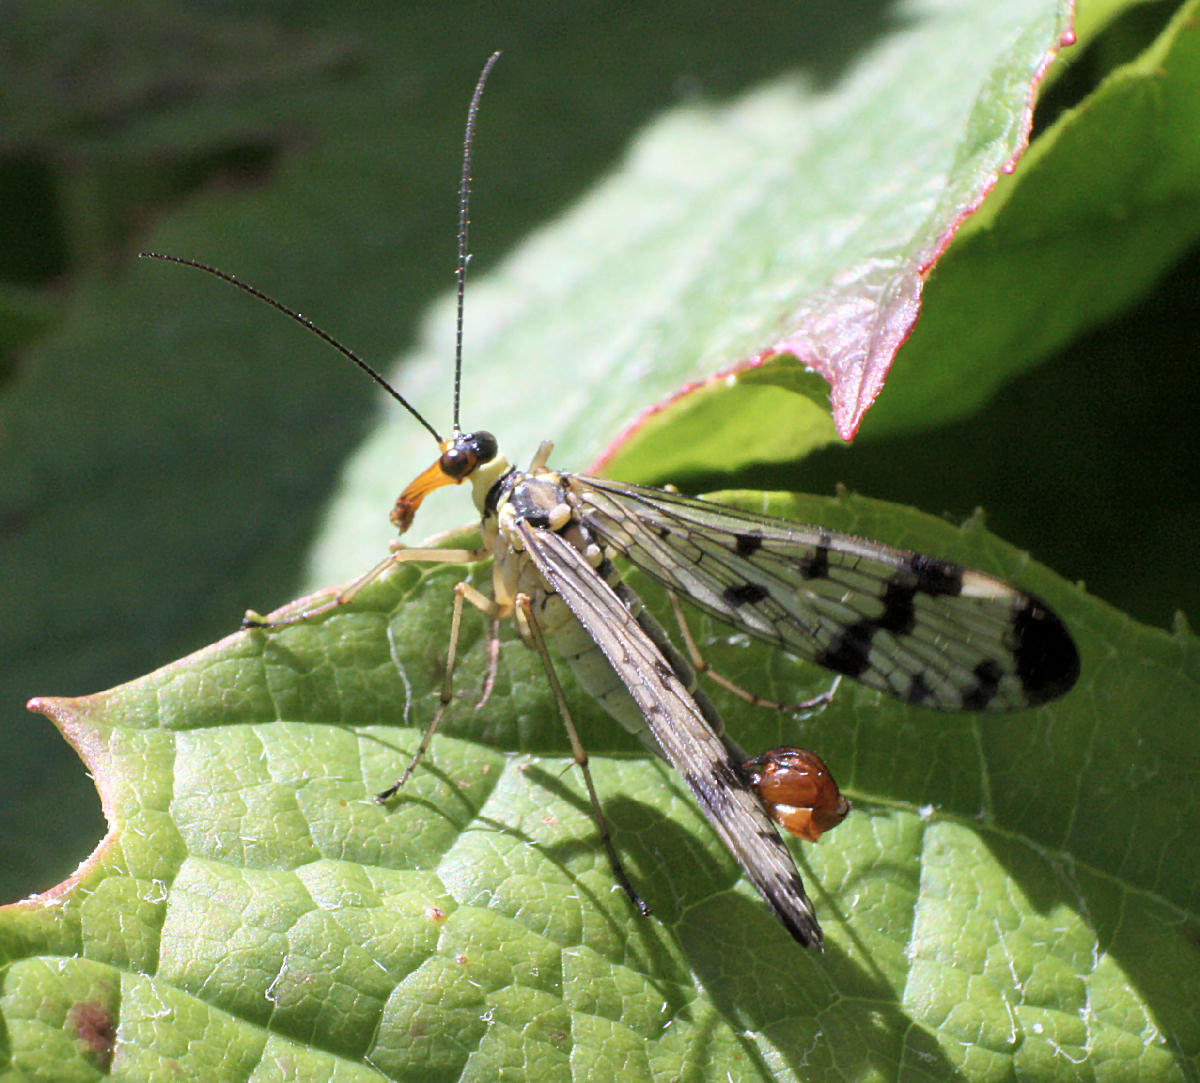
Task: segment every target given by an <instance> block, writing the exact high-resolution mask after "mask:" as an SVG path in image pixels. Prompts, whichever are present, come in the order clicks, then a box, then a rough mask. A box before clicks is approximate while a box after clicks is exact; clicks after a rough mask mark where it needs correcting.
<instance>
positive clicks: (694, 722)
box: [516, 522, 822, 948]
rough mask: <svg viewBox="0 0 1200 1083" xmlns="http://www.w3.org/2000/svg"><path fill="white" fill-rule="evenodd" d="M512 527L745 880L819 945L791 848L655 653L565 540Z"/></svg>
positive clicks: (798, 933)
mask: <svg viewBox="0 0 1200 1083" xmlns="http://www.w3.org/2000/svg"><path fill="white" fill-rule="evenodd" d="M516 529H517V530H518V531H519V533H520V535H521V537H522V539H523V540H524V543H525V547H526V550H527V552H528V553H529V556H530V557H531V559H532V560H533V562H534V564H535V565H536V566H537V569H538V571H539V572H540V573H541V575H542V577H543V578H544V579H545V580H546V582H547V583H548V584H549V585H550V586H551V587H552V588H553V589H554V590H556V591H557V592H558V594H559V596H560V597H561V598H562V600H563V601H564V602H566V604H567V606H568V608H569V609H570V610H571V612H572V613H573V614H574V615H575V618H576V619H577V620H578V621H579V623H580V624H581V625H582V626H583V628H584V629H585V630H586V631H587V633H588V634H589V635H590V636H591V637H592V638H593V639H594V640H595V641H596V644H597V645H598V646H599V647H600V649H601V650H602V651H603V652H604V655H605V657H606V658H607V659H608V661H609V663H610V664H611V665H612V667H613V669H614V670H615V672H616V673H617V674H618V676H620V678H621V680H622V681H623V682H624V684H625V687H626V688H627V689H628V690H629V694H630V695H631V696H632V697H633V700H634V702H635V703H636V704H637V705H638V707H639V708H640V710H641V712H642V714H643V716H644V717H645V719H646V725H647V727H648V728H649V730H650V732H651V733H652V734H653V735H654V739H655V740H656V741H657V742H658V744H659V747H660V748H661V749H662V751H663V754H664V755H665V756H666V758H667V760H668V761H669V762H670V763H671V766H672V767H674V768H675V770H676V771H678V772H679V774H680V775H681V776H682V777H683V780H684V781H685V782H686V783H687V784H688V787H689V788H690V789H691V791H692V793H694V794H695V795H696V800H697V801H699V802H700V807H701V808H702V809H703V810H704V814H705V815H706V816H707V817H708V819H709V821H710V822H711V823H712V825H713V827H714V828H715V829H716V832H717V835H718V836H719V837H720V839H721V841H722V842H723V843H725V845H726V846H727V847H729V850H730V852H731V853H732V854H733V856H734V857H735V858H736V859H737V862H738V864H739V865H741V867H742V869H743V870H744V871H745V873H746V875H747V876H748V877H749V878H750V881H751V883H753V884H754V886H755V887H756V888H758V890H759V892H760V893H761V894H762V897H763V898H764V899H766V901H767V903H768V905H769V906H770V907H771V909H772V910H774V911H775V913H776V915H777V916H778V918H779V920H780V921H782V922H783V924H784V926H785V927H786V928H787V930H788V931H789V932H790V933H791V934H792V936H794V937H795V938H796V939H797V940H798V941H800V943H801V944H804V945H806V946H808V945H812V946H815V947H818V948H819V947H820V946H821V944H822V936H821V926H820V925H819V924H818V922H817V918H816V914H815V913H814V912H813V908H812V903H810V902H809V899H808V896H807V895H806V894H805V891H804V883H803V881H802V880H801V879H800V874H799V872H797V870H796V865H795V862H794V861H793V860H792V856H791V854H790V853H789V852H788V850H787V847H786V846H784V844H783V842H782V841H781V840H780V838H779V834H778V832H777V831H776V830H775V825H774V823H773V822H772V820H771V818H770V817H769V816H768V815H767V813H766V811H765V810H764V809H763V806H762V804H761V803H760V802H759V800H758V799H757V798H756V797H755V796H754V794H753V793H752V792H751V791H750V789H749V788H748V787H747V784H746V782H745V780H744V779H743V777H742V774H741V772H740V770H739V768H738V764H737V762H736V761H735V760H734V759H733V757H732V756H731V754H730V752H729V751H728V750H727V749H726V747H725V744H724V743H723V742H722V740H721V738H720V737H719V736H718V735H717V734H716V733H714V732H713V730H712V728H711V727H710V726H709V724H708V723H707V722H706V721H705V719H704V716H703V715H702V714H701V713H700V711H699V709H698V708H697V707H696V704H695V702H694V701H693V699H692V697H691V695H690V694H689V693H688V690H687V688H686V687H685V686H684V685H683V683H682V682H681V681H680V680H679V678H678V677H677V676H676V675H675V672H674V671H673V670H672V669H671V667H670V666H669V665H668V664H667V661H666V659H664V658H663V656H662V653H661V652H660V651H659V650H658V648H657V647H656V646H655V645H654V643H653V642H652V641H651V640H650V638H649V637H648V636H647V635H646V633H645V632H644V631H643V630H642V628H641V626H640V625H639V624H638V623H637V620H636V619H635V618H634V617H633V615H632V614H631V613H630V612H629V610H628V609H627V608H626V607H625V606H624V605H623V604H622V602H621V600H620V599H619V598H618V597H617V595H616V594H615V593H614V592H613V589H612V588H611V587H610V586H609V585H608V584H607V583H606V582H605V581H604V580H603V579H602V578H601V577H600V576H599V575H597V574H596V571H595V569H594V568H592V567H591V566H590V565H589V564H588V563H587V561H586V560H585V559H584V558H583V555H582V554H581V553H580V552H579V551H578V550H577V549H576V548H575V547H574V546H572V545H571V544H570V542H568V541H566V540H565V539H564V538H562V537H560V536H559V535H557V534H555V533H554V532H553V531H550V530H545V529H539V528H538V527H534V526H531V525H530V524H529V523H527V522H523V523H519V524H518V525H517V527H516Z"/></svg>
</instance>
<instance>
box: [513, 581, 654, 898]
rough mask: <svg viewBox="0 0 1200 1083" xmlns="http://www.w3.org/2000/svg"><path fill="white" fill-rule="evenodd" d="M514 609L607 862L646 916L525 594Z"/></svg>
mask: <svg viewBox="0 0 1200 1083" xmlns="http://www.w3.org/2000/svg"><path fill="white" fill-rule="evenodd" d="M516 609H517V612H518V613H519V614H520V618H521V620H522V622H523V624H524V626H525V628H526V629H528V632H529V641H530V642H531V643H532V644H533V647H534V649H535V650H536V651H537V652H538V656H539V657H540V658H541V660H542V666H543V667H544V668H545V670H546V679H547V680H548V681H549V682H550V689H551V691H552V692H553V693H554V700H555V703H557V705H558V713H559V715H560V716H561V717H562V720H563V725H564V726H565V727H566V730H567V737H568V738H569V739H570V742H571V754H572V755H573V756H574V757H575V763H576V764H577V765H578V766H579V770H580V771H581V772H582V773H583V781H584V783H585V784H586V786H587V791H588V798H589V799H590V800H591V803H592V819H593V820H594V821H595V824H596V831H597V833H598V834H599V835H600V842H601V844H602V845H603V846H604V852H605V853H606V854H607V855H608V863H609V865H611V866H612V871H613V876H614V877H616V881H617V883H618V884H620V885H621V888H622V890H623V891H624V892H625V894H626V895H628V896H629V901H630V902H632V903H633V905H634V907H636V909H637V912H638V913H639V914H641V915H642V916H643V917H645V916H646V915H648V914H649V913H650V907H649V906H647V905H646V902H645V900H644V899H643V898H642V897H641V896H640V895H639V894H638V893H637V892H636V891H635V890H634V887H633V884H631V883H630V881H629V877H628V876H627V875H626V874H625V868H624V866H623V865H622V864H621V859H620V857H618V856H617V850H616V847H615V846H613V841H612V835H611V833H610V832H609V830H608V821H607V820H606V819H605V818H604V812H603V810H602V809H601V808H600V798H599V796H598V795H597V794H596V786H595V784H594V783H593V782H592V772H591V770H590V769H589V768H588V754H587V750H586V749H585V748H584V747H583V742H582V741H581V740H580V739H579V731H578V730H577V729H576V728H575V722H574V720H573V719H572V718H571V711H570V709H569V708H568V707H567V699H566V696H564V695H563V690H562V685H561V684H559V682H558V674H557V673H556V672H555V671H554V663H553V661H551V659H550V652H549V651H548V650H547V649H546V639H545V637H544V636H543V635H542V629H541V626H540V625H539V624H538V623H537V620H536V618H535V617H534V615H533V606H532V605H531V604H530V601H529V597H528V595H525V594H518V595H517V597H516Z"/></svg>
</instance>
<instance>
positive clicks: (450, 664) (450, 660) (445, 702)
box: [375, 581, 505, 805]
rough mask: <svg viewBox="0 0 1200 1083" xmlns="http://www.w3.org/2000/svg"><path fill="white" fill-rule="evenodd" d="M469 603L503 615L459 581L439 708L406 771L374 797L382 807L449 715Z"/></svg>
mask: <svg viewBox="0 0 1200 1083" xmlns="http://www.w3.org/2000/svg"><path fill="white" fill-rule="evenodd" d="M464 600H466V601H468V602H470V603H471V604H472V605H473V606H475V608H476V609H478V610H480V611H481V612H483V613H486V614H487V615H488V616H489V617H492V618H493V619H496V620H498V619H499V618H500V617H502V616H504V615H505V613H504V608H503V607H502V606H500V605H499V604H497V603H496V602H494V601H493V600H492V599H491V598H489V597H488V596H487V595H486V594H484V593H483V592H482V591H479V590H477V589H476V588H475V587H473V586H471V584H470V583H467V582H465V581H464V582H460V583H456V584H455V586H454V609H453V611H452V613H451V616H450V642H449V645H448V646H447V648H446V677H445V679H444V680H443V681H442V690H441V692H440V693H439V697H438V698H439V703H438V708H437V710H436V711H435V712H434V714H433V718H432V719H431V720H430V722H429V725H428V726H427V727H426V729H425V734H424V736H422V738H421V743H420V744H419V745H417V751H416V752H414V753H413V757H412V759H411V760H409V761H408V766H407V767H406V768H404V771H403V773H402V774H401V775H400V777H399V778H398V779H396V781H395V782H393V783H392V784H391V785H390V786H389V787H388V788H387V789H386V790H383V791H381V792H380V793H377V794H376V795H375V800H376V801H378V802H379V803H380V804H381V805H382V804H384V803H385V802H386V801H388V800H389V799H390V798H392V797H395V795H396V794H397V792H399V790H400V788H401V787H402V786H403V785H404V784H405V783H406V782H407V781H408V780H409V778H411V777H412V773H413V771H415V770H416V769H417V764H418V763H420V762H421V758H422V757H423V756H424V755H425V752H426V750H427V749H428V748H429V742H430V741H432V740H433V735H434V733H436V732H437V728H438V726H440V725H441V724H442V719H443V718H444V717H445V715H446V710H447V708H448V707H449V706H450V701H451V700H452V699H453V698H454V665H455V662H456V661H457V659H458V637H459V632H460V630H461V628H462V611H463V601H464Z"/></svg>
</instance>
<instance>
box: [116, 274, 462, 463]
mask: <svg viewBox="0 0 1200 1083" xmlns="http://www.w3.org/2000/svg"><path fill="white" fill-rule="evenodd" d="M138 257H139V258H141V259H161V260H164V261H165V262H167V263H178V264H180V265H181V266H183V267H195V268H196V270H197V271H204V272H205V273H206V274H210V275H214V276H215V277H217V278H219V279H221V281H222V282H228V283H229V284H230V285H231V286H237V288H238V289H239V290H243V291H244V292H246V293H248V294H250V296H251V297H257V298H258V299H259V300H260V301H262V302H264V303H265V304H268V305H270V306H271V307H272V308H274V309H277V310H278V311H279V312H282V313H283V314H284V315H285V316H288V317H289V318H291V319H293V320H295V321H296V322H297V323H298V324H299V325H300V326H301V327H305V328H307V329H308V330H309V331H311V332H312V333H313V334H314V335H316V336H317V338H319V339H320V340H321V341H322V342H325V343H328V344H329V345H330V346H332V347H333V348H334V349H335V350H337V352H338V353H340V354H341V355H342V356H343V357H346V358H349V359H350V360H351V361H353V362H354V363H355V364H356V365H357V366H358V367H359V368H360V369H362V370H363V372H365V373H366V374H367V375H368V376H370V377H371V379H372V380H374V381H375V382H376V383H377V384H378V385H379V386H380V387H382V388H383V389H384V391H386V392H387V393H388V394H389V395H391V396H392V398H394V399H395V400H396V401H397V402H398V403H399V404H400V405H401V406H403V407H404V409H406V410H407V411H408V412H409V413H410V414H412V416H413V417H415V418H416V419H417V420H418V421H419V422H420V423H421V424H422V425H424V426H425V428H426V429H428V430H429V433H430V434H431V435H432V436H433V438H434V439H435V440H436V441H437V442H438V443H439V444H441V443H442V438H441V436H439V435H438V431H437V429H435V428H434V427H433V426H432V425H430V424H429V422H428V421H426V420H425V419H424V418H423V417H422V416H421V414H420V412H419V411H418V410H417V408H416V407H415V406H413V405H412V403H410V402H409V401H408V399H406V398H405V397H404V396H403V395H401V394H400V392H399V391H397V390H396V389H395V388H394V387H392V385H391V384H389V383H388V382H387V380H385V379H384V378H383V377H382V376H380V375H379V373H378V372H376V371H375V370H374V369H373V368H371V366H370V365H368V364H367V363H366V362H365V361H364V360H363V359H362V358H361V357H359V356H358V354H356V353H355V352H354V351H353V350H352V349H350V347H348V346H343V345H342V344H341V343H340V342H338V340H337V339H336V338H334V337H333V335H331V334H330V333H329V332H328V331H324V330H322V329H321V328H320V327H318V326H317V325H316V324H315V323H313V322H312V320H310V319H309V318H308V317H307V316H301V315H300V313H299V312H296V311H295V310H294V309H290V308H288V306H287V305H285V304H281V303H280V302H279V301H276V300H275V298H274V297H271V296H270V295H269V294H266V293H263V291H262V290H260V289H258V288H257V287H256V286H252V285H250V283H249V282H243V281H242V280H241V279H240V278H234V276H233V275H231V274H229V273H227V272H226V271H220V270H218V269H217V268H216V267H210V266H209V265H208V264H207V263H200V262H198V261H196V260H194V259H184V257H183V256H168V255H166V254H165V253H162V252H139V253H138ZM460 307H461V302H460Z"/></svg>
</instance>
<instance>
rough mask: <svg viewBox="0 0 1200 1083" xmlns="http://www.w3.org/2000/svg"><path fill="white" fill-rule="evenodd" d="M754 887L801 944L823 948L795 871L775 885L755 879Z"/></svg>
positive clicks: (818, 926) (823, 937)
mask: <svg viewBox="0 0 1200 1083" xmlns="http://www.w3.org/2000/svg"><path fill="white" fill-rule="evenodd" d="M755 886H756V887H758V889H759V892H760V894H761V895H762V897H763V898H764V899H765V900H766V901H767V904H768V905H769V906H770V907H771V909H772V910H773V911H774V912H775V916H776V917H777V918H779V920H780V922H781V923H782V924H783V927H784V928H785V929H787V931H788V932H789V933H791V934H792V937H793V938H794V939H795V940H796V941H797V943H799V944H800V946H801V947H805V948H812V949H814V950H815V951H823V950H824V948H825V935H824V934H823V933H822V932H821V923H820V922H819V921H817V918H816V915H815V914H814V913H813V912H812V906H811V904H810V903H809V902H808V896H807V895H806V894H805V893H804V884H803V883H802V882H801V880H800V877H799V875H798V874H797V873H792V875H791V877H789V878H781V882H777V883H775V884H771V883H763V882H762V881H756V883H755Z"/></svg>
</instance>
